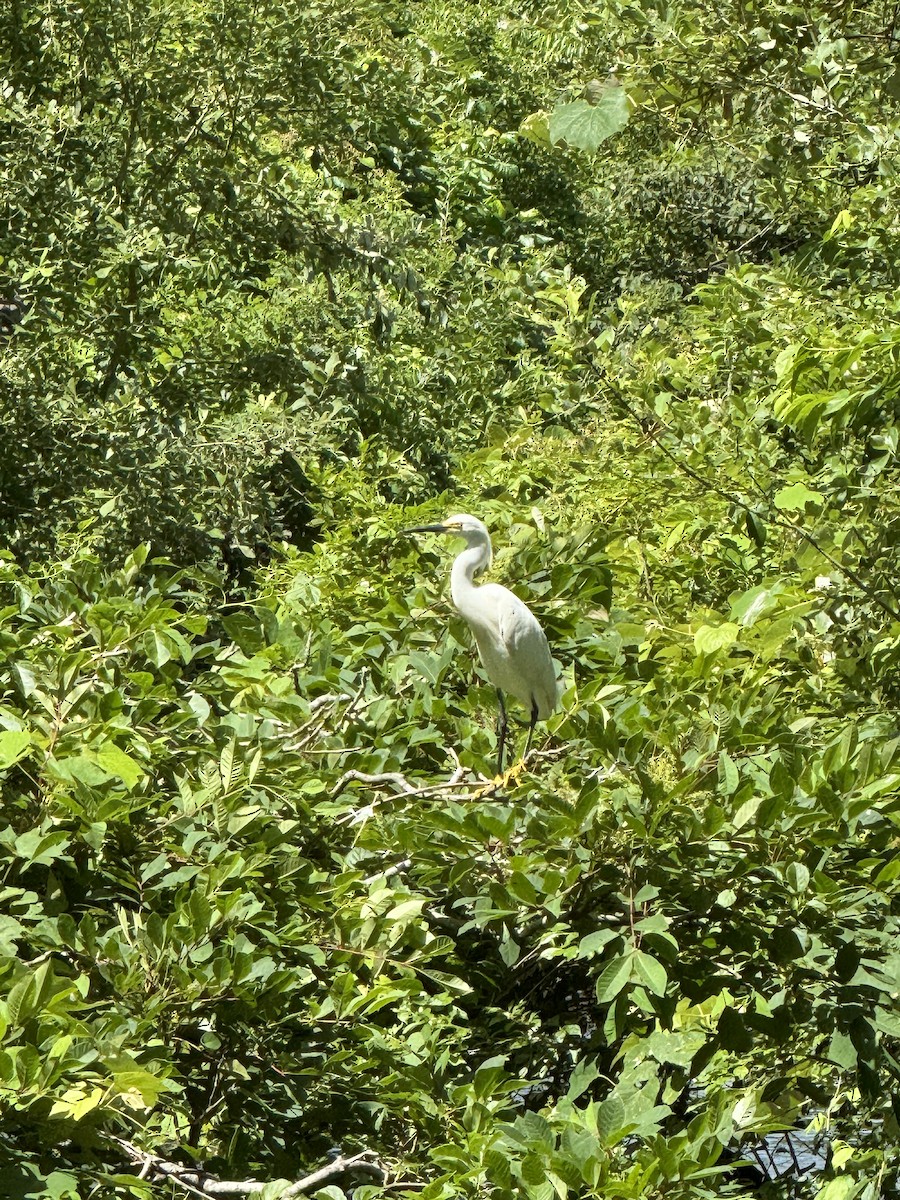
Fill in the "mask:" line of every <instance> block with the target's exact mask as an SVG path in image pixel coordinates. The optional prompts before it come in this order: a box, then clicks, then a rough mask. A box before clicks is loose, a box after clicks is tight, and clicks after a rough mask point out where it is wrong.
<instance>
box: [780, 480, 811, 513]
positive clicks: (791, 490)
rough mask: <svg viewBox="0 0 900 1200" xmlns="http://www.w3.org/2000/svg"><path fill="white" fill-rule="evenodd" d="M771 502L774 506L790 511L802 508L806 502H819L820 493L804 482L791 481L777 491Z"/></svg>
mask: <svg viewBox="0 0 900 1200" xmlns="http://www.w3.org/2000/svg"><path fill="white" fill-rule="evenodd" d="M772 503H773V504H774V505H775V507H776V508H780V509H782V510H783V511H786V512H790V511H793V510H796V509H804V508H806V506H807V504H816V505H819V504H821V503H822V493H821V492H814V491H812V490H811V489H810V488H808V487H807V486H806V484H804V483H792V484H791V485H790V486H789V487H783V488H781V489H780V490H779V491H777V492H776V493H775V496H774V498H773V501H772Z"/></svg>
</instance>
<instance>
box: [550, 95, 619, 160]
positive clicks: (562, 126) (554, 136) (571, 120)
mask: <svg viewBox="0 0 900 1200" xmlns="http://www.w3.org/2000/svg"><path fill="white" fill-rule="evenodd" d="M630 115H631V113H630V109H629V104H628V96H627V94H626V92H625V89H624V88H623V87H610V88H607V89H606V90H605V91H604V92H603V94H602V96H601V97H600V99H599V101H598V102H597V103H596V104H589V103H588V101H587V100H572V101H570V102H569V103H568V104H558V105H557V106H556V108H554V110H553V112H552V113H551V114H550V141H551V142H553V143H554V145H555V144H556V143H557V142H566V143H567V145H569V146H573V147H574V148H575V149H576V150H584V151H585V152H587V153H588V154H593V153H594V151H595V150H596V149H597V148H598V146H600V145H601V144H602V143H603V142H605V141H606V139H607V138H610V137H612V136H613V134H616V133H619V131H620V130H622V129H624V128H625V126H626V125H627V124H628V118H629V116H630Z"/></svg>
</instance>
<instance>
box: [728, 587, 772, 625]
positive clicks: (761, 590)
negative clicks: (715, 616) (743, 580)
mask: <svg viewBox="0 0 900 1200" xmlns="http://www.w3.org/2000/svg"><path fill="white" fill-rule="evenodd" d="M777 603H778V600H777V592H776V590H775V589H774V588H768V587H755V588H750V590H749V591H747V592H744V593H743V594H742V595H741V596H739V597H738V598H737V600H735V601H734V602H733V603H732V605H731V616H732V617H733V618H734V620H735V621H737V622H738V624H739V625H741V626H742V627H743V628H745V629H749V627H750V626H751V625H754V624H755V623H756V622H757V620H758V619H759V618H760V617H761V616H763V614H765V613H767V612H771V610H772V609H773V608H775V606H776V604H777Z"/></svg>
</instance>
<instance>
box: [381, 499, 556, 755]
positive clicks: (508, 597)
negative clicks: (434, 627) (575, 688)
mask: <svg viewBox="0 0 900 1200" xmlns="http://www.w3.org/2000/svg"><path fill="white" fill-rule="evenodd" d="M402 532H403V533H450V534H453V535H454V536H456V537H461V538H463V540H464V541H465V543H466V548H465V550H463V551H462V553H461V554H458V555H457V557H456V559H455V560H454V563H453V570H452V571H451V573H450V595H451V596H452V597H453V603H454V605H455V606H456V608H457V610H458V611H459V613H460V615H461V616H462V617H463V618H464V619H465V620H466V621H467V622H468V625H469V628H470V629H471V630H472V633H473V634H474V635H475V644H476V645H477V647H478V654H479V656H480V658H481V661H482V664H483V665H484V669H485V671H486V672H487V677H488V679H490V681H491V683H492V684H493V685H494V687H495V688H496V689H497V698H498V700H499V702H500V718H499V721H498V725H497V736H498V741H499V747H498V754H497V770H498V772H499V773H500V774H502V772H503V751H504V747H505V744H506V735H507V730H508V723H507V717H506V705H505V703H504V701H503V693H504V692H509V694H510V695H511V696H515V698H516V699H517V700H518V701H519V702H520V704H522V705H524V707H525V711H526V712H527V713H528V714H529V718H530V720H529V725H528V740H527V742H526V744H525V754H523V756H522V758H523V760H524V759H525V757H526V756H527V754H528V751H529V750H530V749H531V739H532V737H533V736H534V726H535V723H536V722H537V721H545V720H546V719H547V717H549V716H550V714H551V713H552V712H553V711H554V709H555V708H556V705H557V702H558V699H559V693H558V688H557V683H556V670H555V668H554V666H553V659H552V658H551V657H550V647H549V646H548V645H547V637H546V634H545V633H544V631H543V629H542V628H541V626H540V623H539V622H538V619H537V617H536V616H535V615H534V613H533V612H532V611H531V609H530V608H529V607H528V605H527V604H525V603H524V601H522V600H520V599H519V597H518V596H516V595H514V594H513V593H512V592H511V591H510V590H509V588H505V587H502V586H501V585H500V584H499V583H483V584H481V585H480V586H479V585H477V584H476V583H475V576H476V575H477V574H478V573H479V572H480V571H483V570H485V568H487V567H489V566H490V565H491V558H492V554H491V539H490V535H489V534H488V531H487V529H486V528H485V526H484V525H483V523H482V522H481V521H479V520H478V518H477V517H470V516H469V515H468V514H467V513H459V514H458V515H457V516H454V517H448V518H447V520H446V521H441V522H440V524H438V525H417V526H416V527H415V528H414V529H404V530H403V531H402Z"/></svg>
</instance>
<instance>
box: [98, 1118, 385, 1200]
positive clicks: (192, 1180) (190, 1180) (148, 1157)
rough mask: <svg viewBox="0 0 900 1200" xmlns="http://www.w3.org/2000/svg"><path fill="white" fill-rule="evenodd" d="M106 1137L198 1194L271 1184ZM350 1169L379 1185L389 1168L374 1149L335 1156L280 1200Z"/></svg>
mask: <svg viewBox="0 0 900 1200" xmlns="http://www.w3.org/2000/svg"><path fill="white" fill-rule="evenodd" d="M107 1137H109V1138H110V1140H111V1141H113V1142H115V1143H116V1145H117V1146H119V1147H120V1148H121V1149H122V1150H124V1151H125V1153H126V1154H127V1155H128V1157H129V1158H130V1159H131V1161H132V1162H133V1163H135V1164H138V1163H140V1165H141V1172H142V1173H143V1172H144V1171H146V1170H148V1169H149V1171H151V1172H155V1173H156V1174H157V1175H162V1176H164V1177H165V1178H166V1179H171V1180H172V1182H173V1183H177V1184H178V1186H179V1187H183V1188H184V1189H185V1191H187V1192H191V1193H193V1194H194V1195H197V1196H203V1197H215V1196H251V1195H254V1194H255V1193H257V1192H261V1191H262V1190H263V1188H265V1187H267V1186H268V1184H266V1183H261V1182H260V1181H259V1180H258V1179H216V1178H215V1177H214V1176H212V1175H208V1174H207V1173H206V1172H205V1171H199V1170H196V1169H194V1168H191V1167H185V1166H183V1165H182V1164H181V1163H174V1162H169V1161H167V1160H166V1159H164V1158H160V1157H159V1155H157V1154H151V1153H149V1152H148V1151H147V1150H141V1149H140V1148H139V1147H137V1146H135V1145H134V1144H133V1143H132V1142H128V1141H126V1140H125V1138H120V1137H116V1136H115V1135H114V1134H107ZM350 1171H359V1172H360V1173H361V1174H364V1175H371V1176H372V1178H373V1179H375V1180H377V1182H378V1183H380V1184H383V1183H385V1182H386V1181H387V1177H388V1173H387V1170H386V1168H385V1167H384V1166H383V1165H382V1163H381V1160H380V1159H379V1158H378V1155H377V1154H375V1152H374V1151H372V1150H363V1151H362V1152H361V1153H360V1154H354V1155H353V1156H352V1157H350V1158H343V1157H342V1158H336V1159H335V1160H334V1162H331V1163H326V1165H325V1166H324V1167H319V1169H318V1170H317V1171H313V1172H312V1174H311V1175H305V1176H304V1177H303V1178H302V1179H298V1180H297V1181H296V1182H295V1183H291V1184H289V1185H288V1186H287V1187H286V1188H285V1190H284V1191H283V1192H282V1193H281V1196H280V1198H279V1200H291V1198H292V1197H294V1196H302V1195H303V1194H304V1193H305V1192H309V1191H312V1190H313V1189H314V1188H318V1187H320V1186H321V1185H322V1184H323V1183H324V1182H325V1181H326V1180H328V1179H334V1178H335V1177H336V1176H338V1175H345V1174H347V1173H348V1172H350ZM145 1178H146V1176H145Z"/></svg>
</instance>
